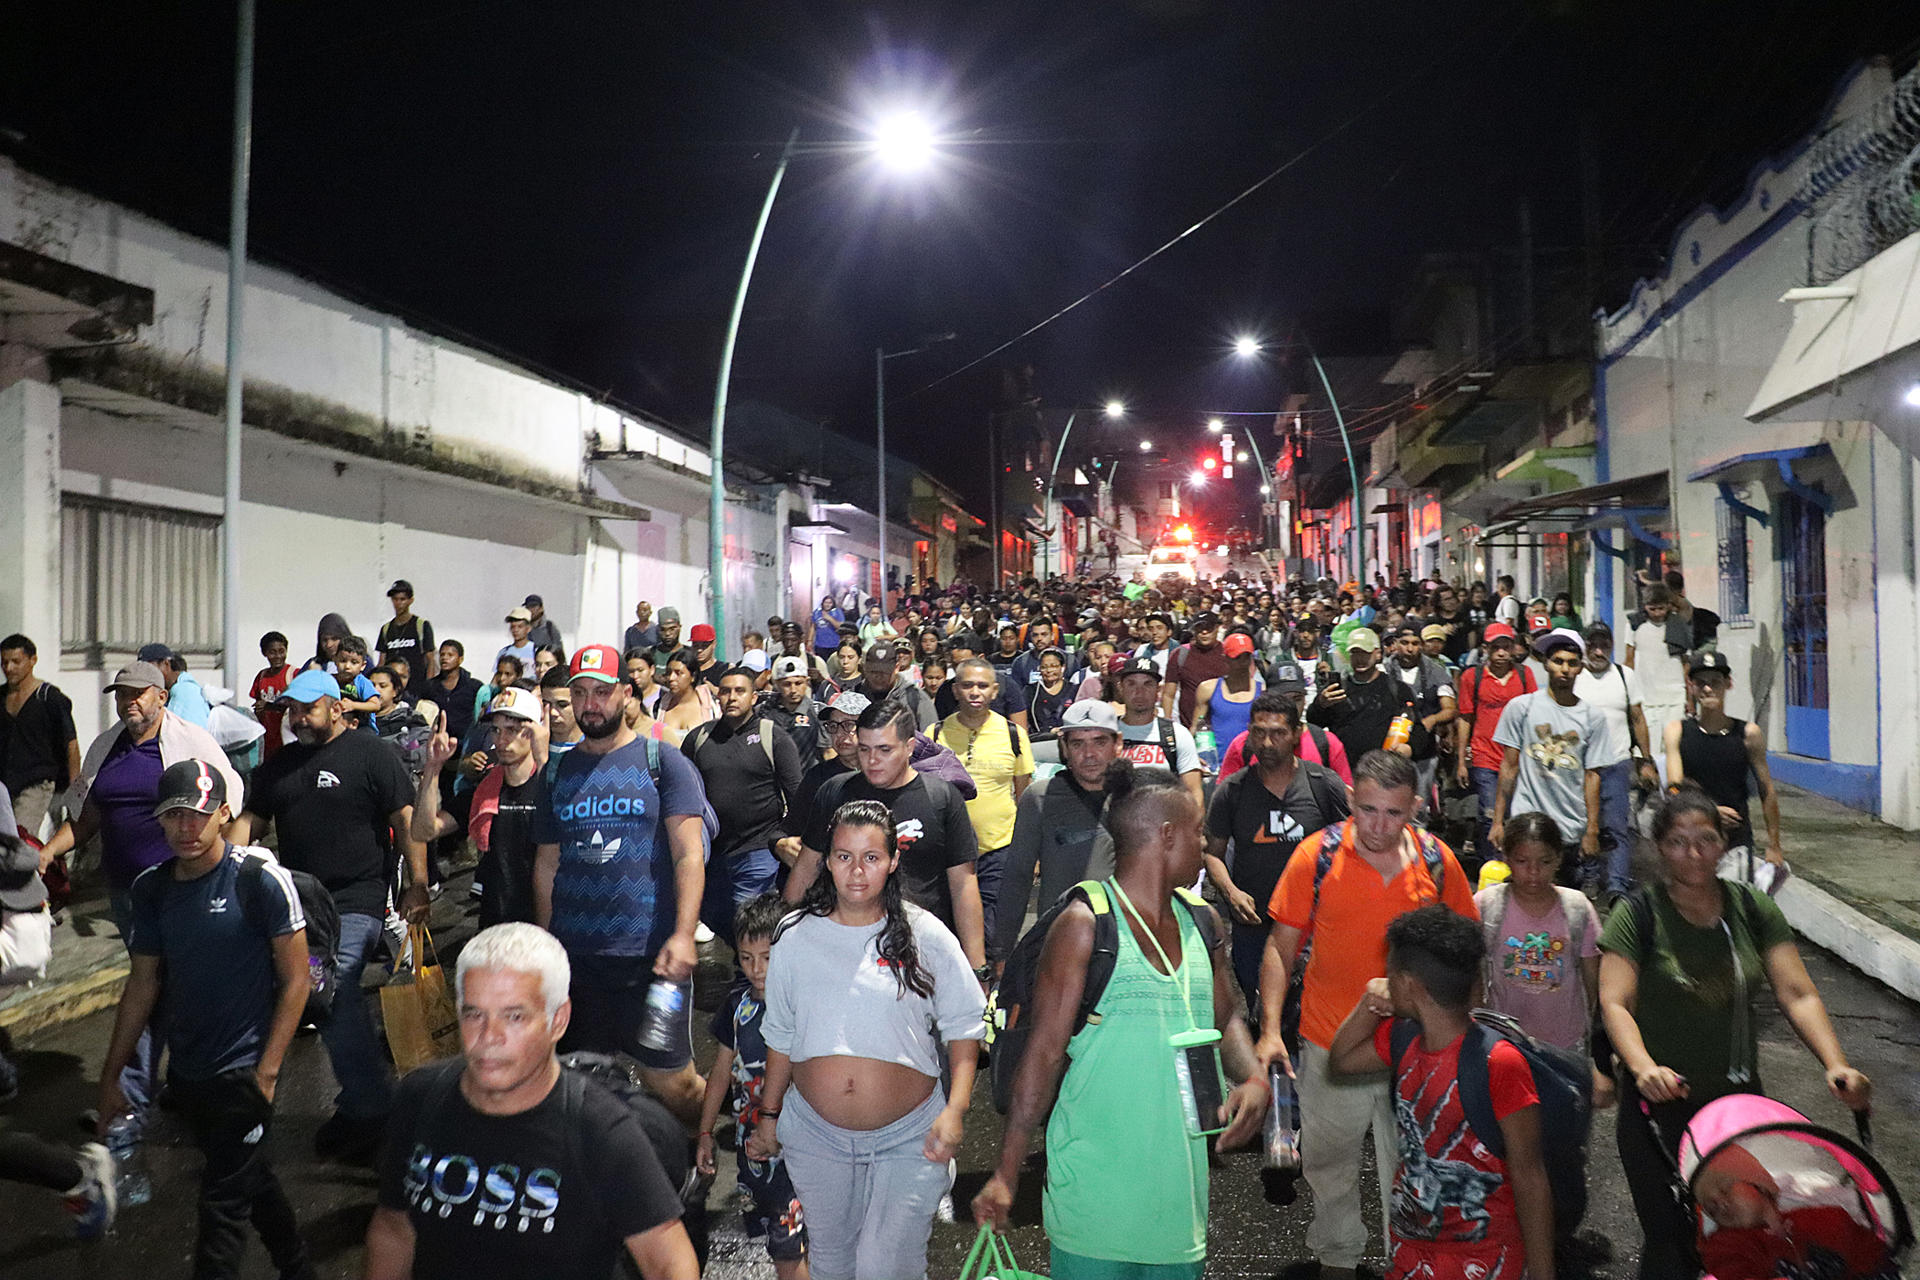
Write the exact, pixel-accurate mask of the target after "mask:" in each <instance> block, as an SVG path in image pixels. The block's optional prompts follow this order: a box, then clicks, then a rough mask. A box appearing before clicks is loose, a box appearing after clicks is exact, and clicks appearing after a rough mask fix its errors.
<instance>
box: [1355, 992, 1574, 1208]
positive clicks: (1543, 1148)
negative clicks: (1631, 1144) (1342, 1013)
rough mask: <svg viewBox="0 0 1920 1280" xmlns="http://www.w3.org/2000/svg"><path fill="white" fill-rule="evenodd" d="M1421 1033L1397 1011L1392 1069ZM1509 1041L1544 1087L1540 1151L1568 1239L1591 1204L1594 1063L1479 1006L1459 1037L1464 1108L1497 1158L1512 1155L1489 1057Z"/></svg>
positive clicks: (1476, 1133)
mask: <svg viewBox="0 0 1920 1280" xmlns="http://www.w3.org/2000/svg"><path fill="white" fill-rule="evenodd" d="M1419 1035H1420V1024H1419V1023H1417V1022H1415V1021H1414V1020H1413V1019H1411V1018H1395V1019H1394V1021H1393V1032H1392V1036H1391V1041H1390V1043H1391V1045H1392V1051H1393V1070H1394V1074H1395V1075H1398V1074H1399V1072H1400V1058H1401V1056H1402V1055H1403V1054H1405V1053H1406V1051H1407V1049H1408V1047H1409V1046H1411V1045H1412V1044H1413V1042H1414V1040H1415V1039H1417V1038H1418V1037H1419ZM1502 1040H1504V1041H1506V1042H1507V1043H1508V1044H1510V1045H1512V1046H1513V1047H1514V1048H1516V1049H1518V1050H1519V1051H1520V1056H1521V1057H1523V1058H1525V1059H1526V1060H1527V1069H1528V1070H1529V1071H1531V1072H1532V1073H1533V1088H1534V1092H1535V1093H1537V1094H1539V1095H1540V1158H1541V1160H1542V1161H1543V1162H1544V1163H1545V1165H1546V1169H1547V1186H1548V1187H1549V1188H1550V1189H1551V1190H1552V1192H1553V1231H1554V1235H1555V1236H1556V1237H1558V1238H1559V1239H1562V1240H1565V1239H1567V1238H1568V1237H1569V1236H1571V1235H1572V1234H1573V1231H1574V1229H1575V1228H1576V1227H1578V1226H1579V1225H1580V1219H1581V1218H1582V1217H1584V1216H1585V1215H1586V1212H1587V1131H1588V1128H1589V1126H1590V1125H1591V1123H1592V1119H1593V1067H1592V1065H1591V1064H1590V1063H1589V1062H1588V1060H1587V1058H1586V1056H1585V1055H1584V1054H1578V1053H1575V1052H1573V1051H1572V1050H1571V1049H1562V1048H1561V1047H1560V1046H1559V1045H1557V1044H1547V1043H1545V1042H1544V1041H1540V1040H1535V1039H1534V1038H1533V1037H1532V1036H1530V1035H1528V1034H1527V1033H1526V1031H1525V1030H1523V1029H1522V1028H1521V1026H1520V1024H1519V1022H1517V1021H1516V1020H1515V1019H1513V1018H1511V1017H1509V1016H1508V1015H1506V1014H1504V1013H1496V1012H1494V1011H1493V1010H1492V1009H1475V1010H1474V1011H1473V1022H1472V1024H1471V1025H1470V1026H1468V1028H1467V1034H1466V1036H1465V1038H1464V1039H1462V1040H1461V1042H1460V1109H1461V1110H1462V1111H1463V1112H1465V1113H1466V1117H1467V1125H1468V1127H1469V1128H1471V1129H1472V1130H1473V1136H1474V1137H1475V1138H1477V1139H1479V1141H1480V1145H1481V1146H1483V1147H1485V1148H1486V1149H1487V1150H1488V1151H1489V1152H1491V1153H1492V1154H1493V1155H1494V1156H1496V1157H1497V1158H1499V1159H1501V1160H1504V1159H1506V1158H1507V1140H1506V1135H1504V1134H1503V1133H1501V1131H1500V1120H1499V1117H1497V1116H1496V1115H1494V1113H1493V1089H1492V1085H1491V1084H1490V1083H1489V1081H1488V1076H1487V1057H1488V1055H1489V1054H1491V1053H1492V1052H1493V1047H1494V1045H1496V1044H1498V1043H1499V1042H1500V1041H1502Z"/></svg>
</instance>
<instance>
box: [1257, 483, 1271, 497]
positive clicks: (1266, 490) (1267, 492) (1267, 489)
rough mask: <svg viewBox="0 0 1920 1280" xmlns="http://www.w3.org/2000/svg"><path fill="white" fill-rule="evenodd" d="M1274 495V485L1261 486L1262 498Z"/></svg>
mask: <svg viewBox="0 0 1920 1280" xmlns="http://www.w3.org/2000/svg"><path fill="white" fill-rule="evenodd" d="M1272 493H1273V486H1272V485H1270V484H1263V485H1261V486H1260V496H1261V497H1263V498H1265V497H1269V496H1271V495H1272Z"/></svg>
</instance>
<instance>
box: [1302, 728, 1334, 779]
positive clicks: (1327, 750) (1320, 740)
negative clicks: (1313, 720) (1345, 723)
mask: <svg viewBox="0 0 1920 1280" xmlns="http://www.w3.org/2000/svg"><path fill="white" fill-rule="evenodd" d="M1307 732H1308V733H1311V734H1312V735H1313V745H1314V746H1315V747H1316V748H1317V749H1318V750H1319V752H1320V763H1321V764H1324V765H1326V766H1327V768H1329V769H1331V768H1333V747H1332V746H1331V745H1330V744H1329V743H1328V742H1327V731H1326V730H1325V729H1322V728H1321V727H1320V726H1319V725H1317V724H1310V725H1308V726H1307Z"/></svg>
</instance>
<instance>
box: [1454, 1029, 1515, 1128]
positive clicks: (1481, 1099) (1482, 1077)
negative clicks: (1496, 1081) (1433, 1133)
mask: <svg viewBox="0 0 1920 1280" xmlns="http://www.w3.org/2000/svg"><path fill="white" fill-rule="evenodd" d="M1500 1043H1501V1037H1499V1036H1497V1035H1495V1034H1494V1033H1493V1032H1491V1031H1489V1030H1487V1028H1486V1027H1485V1026H1484V1025H1482V1024H1481V1023H1480V1022H1479V1021H1478V1020H1477V1019H1476V1020H1475V1021H1473V1022H1471V1023H1469V1024H1468V1025H1467V1032H1466V1035H1464V1036H1463V1037H1461V1040H1460V1110H1461V1111H1462V1112H1464V1113H1465V1115H1466V1118H1467V1125H1468V1127H1470V1128H1471V1129H1472V1130H1473V1136H1474V1137H1476V1138H1478V1139H1480V1145H1481V1146H1483V1147H1485V1148H1486V1149H1487V1150H1488V1151H1489V1152H1490V1153H1492V1155H1493V1156H1494V1158H1495V1159H1499V1160H1504V1159H1506V1158H1507V1139H1506V1135H1505V1134H1503V1133H1502V1132H1501V1131H1500V1117H1499V1116H1497V1115H1495V1114H1494V1111H1493V1084H1492V1079H1491V1072H1490V1070H1489V1067H1488V1061H1487V1059H1488V1058H1489V1057H1490V1056H1491V1055H1492V1053H1493V1048H1494V1046H1495V1045H1497V1044H1500Z"/></svg>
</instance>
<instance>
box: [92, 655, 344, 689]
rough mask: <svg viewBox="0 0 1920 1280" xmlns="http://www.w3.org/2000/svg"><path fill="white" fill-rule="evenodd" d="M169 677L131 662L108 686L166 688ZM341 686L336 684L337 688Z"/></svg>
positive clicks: (111, 687) (155, 668)
mask: <svg viewBox="0 0 1920 1280" xmlns="http://www.w3.org/2000/svg"><path fill="white" fill-rule="evenodd" d="M166 687H167V678H166V677H165V676H164V675H161V674H160V668H159V667H156V666H154V665H153V664H152V663H151V662H129V663H128V664H127V665H126V666H124V667H122V668H120V669H119V670H118V671H116V672H114V673H113V683H112V684H110V685H108V686H107V690H108V691H109V692H111V691H113V690H115V689H125V690H126V691H127V692H128V693H138V692H140V691H141V690H142V689H164V688H166ZM338 687H339V686H337V685H336V686H335V688H336V689H337V688H338Z"/></svg>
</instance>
